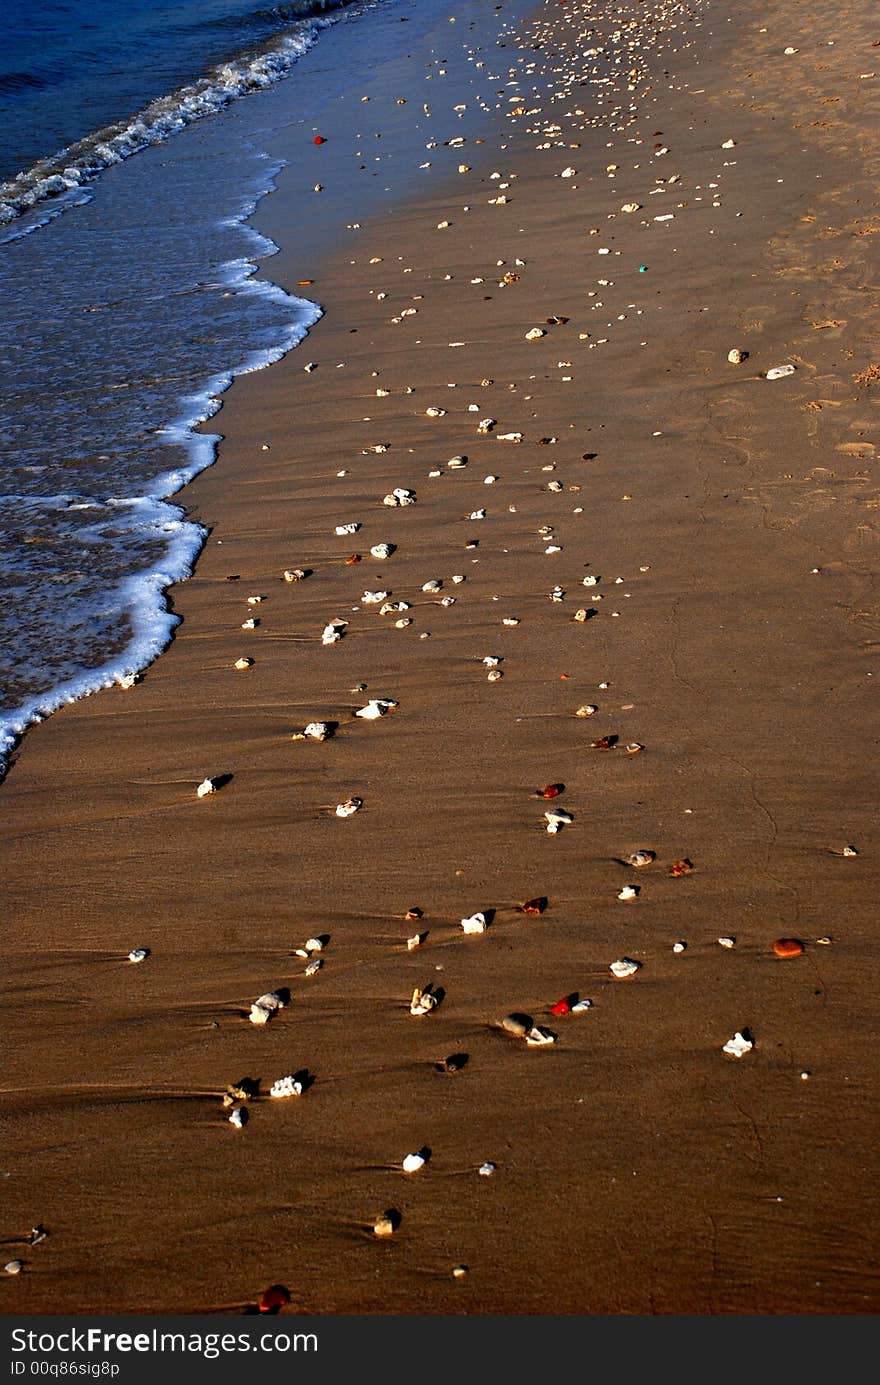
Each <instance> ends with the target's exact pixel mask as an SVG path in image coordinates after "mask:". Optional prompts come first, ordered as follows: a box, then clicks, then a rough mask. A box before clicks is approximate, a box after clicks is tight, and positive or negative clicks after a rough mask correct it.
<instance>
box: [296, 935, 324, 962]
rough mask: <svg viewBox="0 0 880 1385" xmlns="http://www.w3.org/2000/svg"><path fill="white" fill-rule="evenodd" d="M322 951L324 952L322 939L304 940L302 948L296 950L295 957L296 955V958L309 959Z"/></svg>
mask: <svg viewBox="0 0 880 1385" xmlns="http://www.w3.org/2000/svg"><path fill="white" fill-rule="evenodd" d="M327 941H328V942H329V938H328V940H327ZM323 951H324V939H323V938H306V940H305V942H304V943H303V945H302V947H301V948H299V949H297V954H296V955H297V956H298V957H303V956H305V957H311V956H312V954H313V953H315V952H323Z"/></svg>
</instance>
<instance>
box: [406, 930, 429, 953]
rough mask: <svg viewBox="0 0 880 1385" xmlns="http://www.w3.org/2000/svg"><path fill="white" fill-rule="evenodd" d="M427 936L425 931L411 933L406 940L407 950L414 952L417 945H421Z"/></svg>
mask: <svg viewBox="0 0 880 1385" xmlns="http://www.w3.org/2000/svg"><path fill="white" fill-rule="evenodd" d="M427 936H428V935H427V933H413V935H412V937H411V938H407V940H406V950H407V952H415V950H416V948H417V947H421V945H422V943H423V942H424V941H425V939H426V938H427Z"/></svg>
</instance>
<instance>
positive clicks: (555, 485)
mask: <svg viewBox="0 0 880 1385" xmlns="http://www.w3.org/2000/svg"><path fill="white" fill-rule="evenodd" d="M547 489H548V491H552V492H553V494H554V495H558V494H559V492H560V491H562V490H565V487H564V486H563V484H562V482H561V481H548V482H547Z"/></svg>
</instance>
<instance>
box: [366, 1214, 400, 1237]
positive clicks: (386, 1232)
mask: <svg viewBox="0 0 880 1385" xmlns="http://www.w3.org/2000/svg"><path fill="white" fill-rule="evenodd" d="M402 1220H403V1218H402V1217H401V1215H400V1213H399V1212H398V1211H397V1209H396V1208H395V1207H389V1209H388V1211H387V1212H385V1213H383V1215H382V1216H381V1217H377V1218H376V1220H375V1222H374V1223H373V1235H374V1236H380V1237H381V1236H393V1235H394V1233H395V1231H396V1230H397V1228H398V1227H399V1226H400V1223H401V1221H402Z"/></svg>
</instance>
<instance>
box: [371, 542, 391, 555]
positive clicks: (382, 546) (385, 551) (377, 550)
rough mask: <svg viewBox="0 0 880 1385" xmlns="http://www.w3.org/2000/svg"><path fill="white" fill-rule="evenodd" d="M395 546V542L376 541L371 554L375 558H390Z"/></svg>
mask: <svg viewBox="0 0 880 1385" xmlns="http://www.w3.org/2000/svg"><path fill="white" fill-rule="evenodd" d="M394 547H395V546H394V544H393V543H374V544H373V547H372V548H371V549H370V554H371V556H372V557H373V558H380V559H381V558H390V557H391V554H392V553H393V552H394Z"/></svg>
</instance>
